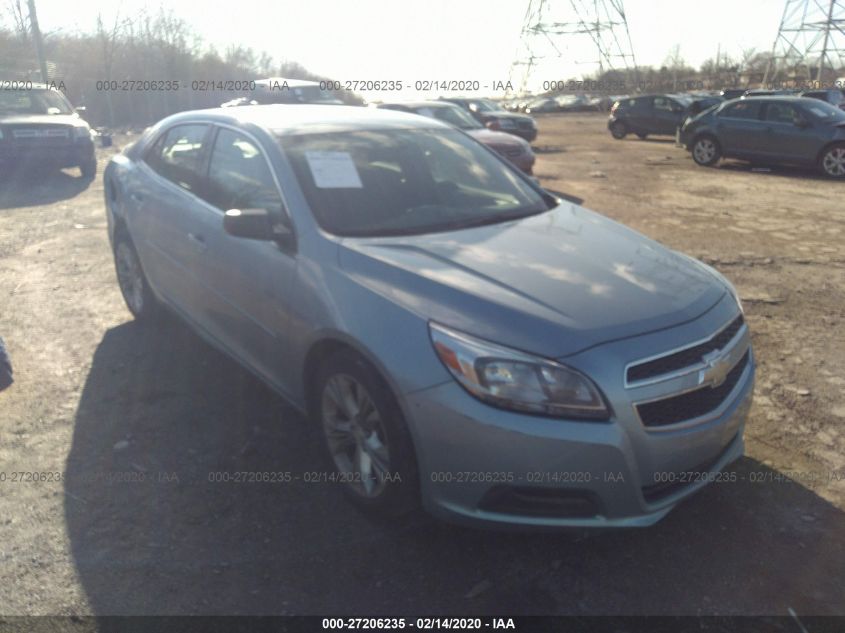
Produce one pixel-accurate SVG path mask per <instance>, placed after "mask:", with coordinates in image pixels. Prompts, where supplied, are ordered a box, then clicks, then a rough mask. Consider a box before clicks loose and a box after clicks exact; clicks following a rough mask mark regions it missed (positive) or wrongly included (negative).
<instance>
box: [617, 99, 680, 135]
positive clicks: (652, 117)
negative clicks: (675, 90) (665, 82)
mask: <svg viewBox="0 0 845 633" xmlns="http://www.w3.org/2000/svg"><path fill="white" fill-rule="evenodd" d="M691 105H692V99H691V98H690V97H688V96H686V95H643V96H641V97H626V98H624V99H620V100H619V101H617V102H616V103H614V104H613V107H612V108H611V109H610V118H609V119H608V121H607V129H609V130H610V133H611V134H612V135H613V138H615V139H620V140H621V139H623V138H625V137H626V136H627V135H628V134H636V135H637V136H639V137H640V138H646V137H647V136H648V135H649V134H659V135H671V136H674V135H675V131H676V130H677V129H678V127H679V126H680V125H681V123H683V121H684V119H685V118H686V116H687V113H688V111H689V107H690V106H691Z"/></svg>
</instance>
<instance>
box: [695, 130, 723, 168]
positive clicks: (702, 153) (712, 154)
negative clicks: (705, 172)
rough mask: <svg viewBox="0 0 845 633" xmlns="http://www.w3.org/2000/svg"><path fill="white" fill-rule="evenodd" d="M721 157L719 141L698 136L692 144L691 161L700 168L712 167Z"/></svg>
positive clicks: (710, 137)
mask: <svg viewBox="0 0 845 633" xmlns="http://www.w3.org/2000/svg"><path fill="white" fill-rule="evenodd" d="M721 157H722V149H721V147H719V141H717V140H716V139H715V138H713V137H712V136H706V135H705V136H699V137H698V138H697V139H695V140H694V141H693V143H692V159H693V160H694V161H695V162H696V163H697V164H699V165H701V166H702V167H712V166H713V165H715V164H716V163H717V162H719V159H720V158H721Z"/></svg>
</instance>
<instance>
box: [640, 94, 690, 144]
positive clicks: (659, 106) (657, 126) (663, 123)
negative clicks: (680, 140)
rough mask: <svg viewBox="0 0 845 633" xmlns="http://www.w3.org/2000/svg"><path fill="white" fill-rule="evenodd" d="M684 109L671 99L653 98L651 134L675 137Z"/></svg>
mask: <svg viewBox="0 0 845 633" xmlns="http://www.w3.org/2000/svg"><path fill="white" fill-rule="evenodd" d="M683 113H684V107H683V106H682V105H681V104H680V103H678V102H677V101H675V100H674V99H672V98H671V97H663V96H661V97H655V98H654V101H653V102H652V119H651V129H650V130H649V132H650V133H651V134H671V135H672V136H674V135H675V130H677V129H678V126H679V125H680V124H681V119H682V118H683Z"/></svg>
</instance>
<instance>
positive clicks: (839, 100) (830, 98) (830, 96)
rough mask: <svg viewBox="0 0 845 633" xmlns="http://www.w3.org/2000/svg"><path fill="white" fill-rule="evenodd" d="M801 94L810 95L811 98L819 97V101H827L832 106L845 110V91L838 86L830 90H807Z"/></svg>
mask: <svg viewBox="0 0 845 633" xmlns="http://www.w3.org/2000/svg"><path fill="white" fill-rule="evenodd" d="M801 96H802V97H809V98H810V99H818V100H819V101H826V102H827V103H829V104H830V105H832V106H836V107H837V108H842V109H843V110H845V92H842V91H841V90H839V89H838V88H833V89H828V90H806V91H804V92H802V93H801Z"/></svg>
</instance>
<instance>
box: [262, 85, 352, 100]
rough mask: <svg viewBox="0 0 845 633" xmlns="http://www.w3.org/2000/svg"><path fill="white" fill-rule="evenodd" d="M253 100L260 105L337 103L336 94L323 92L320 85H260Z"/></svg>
mask: <svg viewBox="0 0 845 633" xmlns="http://www.w3.org/2000/svg"><path fill="white" fill-rule="evenodd" d="M252 99H254V100H255V101H257V102H258V103H320V102H327V103H336V102H337V99H336V97H335V96H334V94H333V93H332V92H330V91H328V90H321V89H320V86H319V85H316V84H315V85H313V86H288V85H287V84H286V83H284V82H274V83H271V84H269V85H261V84H259V85H258V86H257V87H256V89H255V90H254V91H253V93H252Z"/></svg>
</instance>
